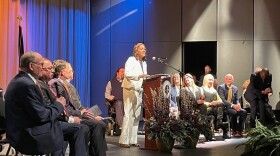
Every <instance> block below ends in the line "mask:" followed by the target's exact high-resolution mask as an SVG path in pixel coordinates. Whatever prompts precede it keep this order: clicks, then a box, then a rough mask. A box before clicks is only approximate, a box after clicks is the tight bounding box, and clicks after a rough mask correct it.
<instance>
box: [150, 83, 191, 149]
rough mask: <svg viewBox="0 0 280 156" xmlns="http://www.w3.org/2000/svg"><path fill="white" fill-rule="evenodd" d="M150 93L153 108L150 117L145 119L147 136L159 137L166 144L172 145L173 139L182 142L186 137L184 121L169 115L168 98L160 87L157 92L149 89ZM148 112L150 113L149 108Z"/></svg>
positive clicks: (151, 137)
mask: <svg viewBox="0 0 280 156" xmlns="http://www.w3.org/2000/svg"><path fill="white" fill-rule="evenodd" d="M151 93H152V97H153V109H154V110H153V115H152V117H151V118H150V119H146V121H145V126H146V128H147V134H148V138H149V139H150V140H152V139H159V138H160V139H161V140H162V141H163V142H164V143H165V144H166V145H167V146H173V145H172V144H174V140H176V141H179V142H183V141H184V140H185V139H184V138H186V137H187V132H186V128H185V127H186V125H185V122H184V121H183V120H181V119H176V117H174V116H170V112H169V109H168V108H169V101H168V100H169V99H168V98H165V97H164V93H163V91H162V89H161V88H158V94H157V92H156V90H151ZM148 112H149V113H150V114H152V113H151V111H150V110H148Z"/></svg>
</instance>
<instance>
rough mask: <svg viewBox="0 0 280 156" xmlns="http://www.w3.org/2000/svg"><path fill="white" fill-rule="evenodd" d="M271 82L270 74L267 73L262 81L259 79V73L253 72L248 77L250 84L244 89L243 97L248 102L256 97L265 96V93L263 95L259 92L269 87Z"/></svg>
mask: <svg viewBox="0 0 280 156" xmlns="http://www.w3.org/2000/svg"><path fill="white" fill-rule="evenodd" d="M271 82H272V75H271V74H269V75H268V76H267V77H266V78H265V79H264V81H263V80H262V79H261V76H260V73H253V74H251V77H250V84H249V86H248V87H247V89H246V92H245V94H244V97H245V99H246V100H247V101H248V102H249V103H250V102H252V101H253V100H255V99H256V98H259V99H261V98H263V97H264V98H267V99H268V96H267V95H263V94H262V93H261V92H262V91H263V90H265V89H266V88H270V90H271V93H272V88H271Z"/></svg>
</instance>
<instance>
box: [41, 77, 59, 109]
mask: <svg viewBox="0 0 280 156" xmlns="http://www.w3.org/2000/svg"><path fill="white" fill-rule="evenodd" d="M37 81H38V82H39V84H40V86H41V90H42V94H43V97H44V102H45V104H46V105H48V106H50V105H52V104H53V103H54V102H55V101H56V96H55V95H54V94H53V93H52V91H51V90H50V89H49V86H48V84H47V83H45V82H44V81H42V80H37Z"/></svg>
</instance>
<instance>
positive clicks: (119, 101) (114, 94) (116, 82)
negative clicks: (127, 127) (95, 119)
mask: <svg viewBox="0 0 280 156" xmlns="http://www.w3.org/2000/svg"><path fill="white" fill-rule="evenodd" d="M123 78H124V67H120V68H119V69H118V70H117V72H116V75H115V77H114V78H113V79H112V80H110V81H109V82H108V83H107V86H106V90H105V99H106V103H105V104H106V106H107V107H108V108H109V107H110V106H112V107H113V108H115V109H116V123H117V127H116V135H120V128H121V127H122V122H123V115H124V110H123V89H122V81H123Z"/></svg>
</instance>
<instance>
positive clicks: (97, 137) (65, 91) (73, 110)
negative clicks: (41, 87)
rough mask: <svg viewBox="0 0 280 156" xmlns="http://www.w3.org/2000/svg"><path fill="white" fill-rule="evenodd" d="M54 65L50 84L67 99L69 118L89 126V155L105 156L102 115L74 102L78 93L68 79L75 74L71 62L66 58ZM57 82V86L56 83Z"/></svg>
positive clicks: (58, 93) (105, 144)
mask: <svg viewBox="0 0 280 156" xmlns="http://www.w3.org/2000/svg"><path fill="white" fill-rule="evenodd" d="M53 65H54V67H55V75H54V77H55V78H54V79H52V80H51V81H49V84H50V85H51V86H52V88H53V90H54V91H55V92H56V94H57V95H59V96H63V97H64V98H65V99H66V108H67V114H68V115H69V119H68V120H69V121H70V122H74V123H80V124H83V125H86V126H88V127H89V129H90V137H87V138H86V139H88V141H89V142H90V146H89V150H88V151H89V155H94V156H105V155H106V150H107V143H106V139H105V132H106V125H105V123H104V122H103V121H102V117H100V116H95V115H94V114H92V113H91V112H89V111H88V110H87V109H85V108H83V107H82V106H81V105H79V104H77V103H75V104H74V102H73V99H72V97H73V96H77V95H74V94H73V93H74V92H70V88H69V82H68V81H67V80H69V79H70V78H71V74H73V73H72V71H71V69H72V67H71V66H70V64H69V63H68V62H66V61H64V60H55V61H54V62H53ZM55 83H56V84H57V86H56V85H54V84H55ZM71 93H72V94H71ZM76 93H77V92H76ZM80 104H81V103H80Z"/></svg>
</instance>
